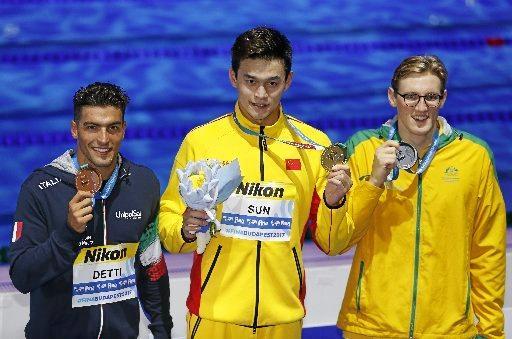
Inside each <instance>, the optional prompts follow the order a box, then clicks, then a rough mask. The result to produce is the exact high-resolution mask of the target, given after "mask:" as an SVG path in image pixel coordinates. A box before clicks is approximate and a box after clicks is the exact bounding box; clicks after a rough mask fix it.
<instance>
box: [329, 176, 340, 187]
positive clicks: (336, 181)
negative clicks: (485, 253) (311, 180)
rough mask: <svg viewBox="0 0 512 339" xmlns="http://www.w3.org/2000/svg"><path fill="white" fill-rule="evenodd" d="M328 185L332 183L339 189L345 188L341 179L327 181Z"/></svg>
mask: <svg viewBox="0 0 512 339" xmlns="http://www.w3.org/2000/svg"><path fill="white" fill-rule="evenodd" d="M327 183H328V184H329V183H330V184H332V185H334V186H337V187H340V186H343V183H342V181H341V180H340V179H339V178H331V179H329V180H327Z"/></svg>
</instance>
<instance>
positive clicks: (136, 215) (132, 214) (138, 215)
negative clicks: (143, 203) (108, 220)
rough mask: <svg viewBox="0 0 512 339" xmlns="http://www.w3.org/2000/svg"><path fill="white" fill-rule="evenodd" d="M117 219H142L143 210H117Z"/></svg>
mask: <svg viewBox="0 0 512 339" xmlns="http://www.w3.org/2000/svg"><path fill="white" fill-rule="evenodd" d="M116 218H117V219H125V220H139V219H142V212H141V211H137V210H135V209H133V210H131V211H129V212H126V211H117V212H116Z"/></svg>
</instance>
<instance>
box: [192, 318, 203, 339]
mask: <svg viewBox="0 0 512 339" xmlns="http://www.w3.org/2000/svg"><path fill="white" fill-rule="evenodd" d="M200 324H201V318H199V317H197V319H196V322H195V324H194V328H193V329H192V333H191V335H190V339H194V338H195V337H196V334H197V330H199V325H200Z"/></svg>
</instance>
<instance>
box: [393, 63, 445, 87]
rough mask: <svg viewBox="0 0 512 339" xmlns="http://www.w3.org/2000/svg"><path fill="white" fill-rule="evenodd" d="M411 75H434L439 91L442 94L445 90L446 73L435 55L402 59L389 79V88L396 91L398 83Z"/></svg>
mask: <svg viewBox="0 0 512 339" xmlns="http://www.w3.org/2000/svg"><path fill="white" fill-rule="evenodd" d="M413 73H414V74H423V73H430V74H432V75H435V76H436V77H438V78H439V80H441V91H442V92H444V90H445V89H446V80H447V79H448V71H447V70H446V67H445V65H444V64H443V62H442V61H441V59H439V57H437V56H435V55H414V56H410V57H408V58H406V59H404V60H403V61H402V62H401V63H400V65H398V67H397V68H396V69H395V73H394V74H393V78H392V79H391V88H393V89H394V90H395V91H398V82H399V81H400V80H401V79H403V78H407V77H408V76H409V75H411V74H413Z"/></svg>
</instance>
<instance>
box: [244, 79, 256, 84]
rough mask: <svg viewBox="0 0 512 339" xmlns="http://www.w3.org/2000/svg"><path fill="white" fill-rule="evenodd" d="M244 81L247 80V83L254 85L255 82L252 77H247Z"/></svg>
mask: <svg viewBox="0 0 512 339" xmlns="http://www.w3.org/2000/svg"><path fill="white" fill-rule="evenodd" d="M245 82H247V83H248V84H249V85H254V84H255V83H256V81H255V80H254V79H247V80H245Z"/></svg>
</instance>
